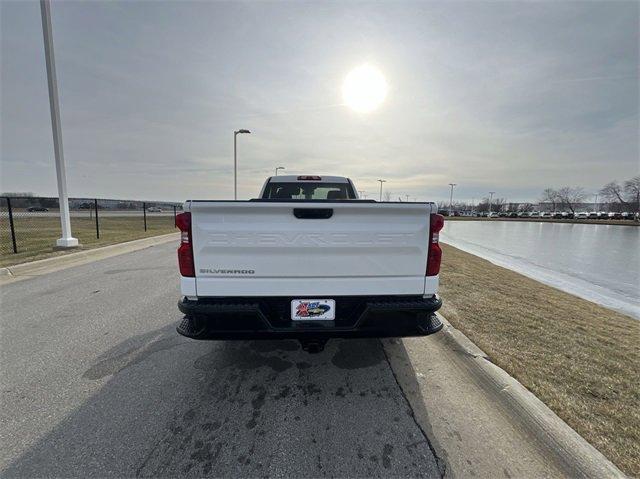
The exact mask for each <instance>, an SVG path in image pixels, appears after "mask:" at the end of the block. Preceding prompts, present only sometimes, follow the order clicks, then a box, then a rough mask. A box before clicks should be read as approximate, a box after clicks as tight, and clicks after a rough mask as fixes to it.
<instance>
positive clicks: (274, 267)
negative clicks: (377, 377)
mask: <svg viewBox="0 0 640 479" xmlns="http://www.w3.org/2000/svg"><path fill="white" fill-rule="evenodd" d="M176 222H177V225H178V227H179V228H180V231H181V234H182V236H181V244H180V247H179V249H178V263H179V267H180V276H181V278H180V285H181V292H182V299H181V300H180V302H179V303H178V307H179V309H180V311H182V312H183V313H184V315H185V316H184V319H183V320H182V322H181V324H180V325H179V326H178V332H179V333H180V334H182V335H184V336H187V337H190V338H194V339H250V338H253V339H258V338H296V339H298V340H300V342H301V343H302V346H303V348H304V349H306V350H308V351H311V352H314V351H319V350H322V348H323V347H324V344H325V343H326V341H327V339H328V338H331V337H357V336H369V337H384V336H394V337H398V336H414V335H427V334H432V333H435V332H437V331H439V330H440V329H441V328H442V324H441V323H440V321H439V320H438V318H437V316H436V315H435V314H434V313H435V311H437V310H438V309H439V308H440V306H441V305H442V301H441V300H440V298H438V297H437V295H436V292H437V289H438V274H439V271H440V259H441V256H442V252H441V250H440V246H439V245H438V233H439V231H440V230H441V229H442V226H443V224H444V218H443V217H442V216H440V215H438V214H437V207H436V205H435V204H434V203H391V202H376V201H373V200H362V199H359V198H358V196H357V193H356V189H355V187H354V186H353V183H352V182H351V180H349V179H348V178H343V177H338V176H322V177H320V176H273V177H270V178H268V179H267V181H266V182H265V184H264V186H263V188H262V191H261V193H260V198H258V199H252V200H246V201H226V200H225V201H203V200H189V201H186V202H185V204H184V213H181V214H179V215H178V216H177V219H176Z"/></svg>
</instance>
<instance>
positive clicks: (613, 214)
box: [608, 211, 622, 220]
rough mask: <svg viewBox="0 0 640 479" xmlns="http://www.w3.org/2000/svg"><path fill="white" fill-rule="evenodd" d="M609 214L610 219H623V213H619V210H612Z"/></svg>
mask: <svg viewBox="0 0 640 479" xmlns="http://www.w3.org/2000/svg"><path fill="white" fill-rule="evenodd" d="M608 216H609V219H610V220H621V219H622V213H618V212H617V211H616V212H614V211H612V212H610V213H609V215H608Z"/></svg>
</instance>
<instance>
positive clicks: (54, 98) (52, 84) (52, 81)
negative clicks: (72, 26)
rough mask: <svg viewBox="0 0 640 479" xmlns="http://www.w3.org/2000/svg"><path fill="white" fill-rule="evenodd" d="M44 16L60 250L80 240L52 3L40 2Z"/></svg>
mask: <svg viewBox="0 0 640 479" xmlns="http://www.w3.org/2000/svg"><path fill="white" fill-rule="evenodd" d="M40 13H41V15H42V36H43V38H44V58H45V62H46V64H47V86H48V88H49V107H50V109H51V130H52V132H53V152H54V155H55V160H56V179H57V181H58V203H59V206H60V226H61V229H62V237H61V238H60V239H58V240H57V241H56V246H57V247H59V248H75V247H77V246H78V239H77V238H74V237H73V236H71V219H70V218H69V196H68V195H67V172H66V169H65V165H64V152H63V149H62V127H61V124H60V104H59V103H58V81H57V78H56V62H55V58H54V55H53V33H52V29H51V3H50V1H49V0H40Z"/></svg>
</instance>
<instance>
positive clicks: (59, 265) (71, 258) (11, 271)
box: [0, 233, 179, 284]
mask: <svg viewBox="0 0 640 479" xmlns="http://www.w3.org/2000/svg"><path fill="white" fill-rule="evenodd" d="M178 239H179V233H169V234H166V235H160V236H152V237H150V238H142V239H139V240H133V241H127V242H126V243H117V244H113V245H109V246H102V247H100V248H93V249H87V250H82V251H77V252H74V253H69V254H66V255H62V256H55V257H53V258H46V259H41V260H37V261H30V262H28V263H21V264H17V265H15V266H9V267H6V268H0V284H6V283H10V282H14V281H18V280H21V279H26V278H30V277H33V276H40V275H43V274H47V273H51V272H53V271H60V270H62V269H67V268H71V267H73V266H79V265H82V264H87V263H91V262H93V261H98V260H100V259H105V258H110V257H112V256H117V255H121V254H125V253H131V252H133V251H138V250H141V249H144V248H149V247H151V246H155V245H159V244H164V243H168V242H170V241H176V242H177V241H178Z"/></svg>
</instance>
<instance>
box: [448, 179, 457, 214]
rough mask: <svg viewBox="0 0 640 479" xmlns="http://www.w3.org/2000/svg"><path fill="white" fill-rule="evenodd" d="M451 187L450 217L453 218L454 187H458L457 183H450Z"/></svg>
mask: <svg viewBox="0 0 640 479" xmlns="http://www.w3.org/2000/svg"><path fill="white" fill-rule="evenodd" d="M449 186H450V187H451V196H449V216H451V210H452V209H453V187H454V186H456V183H449Z"/></svg>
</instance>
